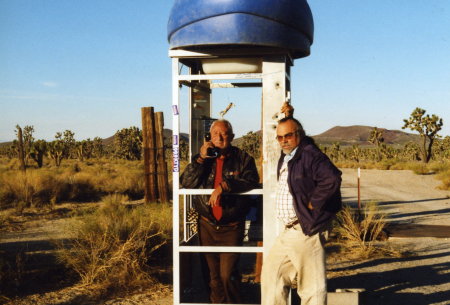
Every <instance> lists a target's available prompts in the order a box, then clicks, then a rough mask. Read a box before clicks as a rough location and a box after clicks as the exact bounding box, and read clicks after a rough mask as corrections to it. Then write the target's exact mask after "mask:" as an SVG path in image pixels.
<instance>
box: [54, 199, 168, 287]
mask: <svg viewBox="0 0 450 305" xmlns="http://www.w3.org/2000/svg"><path fill="white" fill-rule="evenodd" d="M127 200H128V198H127V197H126V196H121V195H110V196H107V197H105V198H104V200H103V202H102V206H101V207H100V208H99V209H98V210H97V211H96V212H95V213H93V214H90V215H84V216H83V217H81V218H77V219H74V220H73V224H72V225H71V229H70V232H72V236H71V238H70V241H69V242H67V243H66V244H60V245H58V246H59V248H60V251H59V254H58V258H59V260H60V261H61V262H63V263H64V264H65V265H66V266H67V267H69V268H71V269H73V270H74V271H75V272H76V273H77V274H78V275H79V276H80V279H81V282H80V284H81V286H85V287H87V286H89V287H92V286H95V287H96V289H99V291H100V292H102V291H103V292H105V291H109V292H113V291H117V290H122V291H130V290H133V289H135V288H137V287H144V286H148V285H150V284H151V283H153V279H152V270H151V268H150V267H149V265H148V264H147V262H148V260H149V259H151V258H152V253H154V252H155V251H156V250H157V249H159V248H160V247H161V246H162V245H164V244H166V243H167V241H168V239H169V237H168V236H169V229H170V223H171V222H170V219H171V218H170V215H171V212H170V208H169V207H168V206H165V205H163V206H161V205H158V206H157V207H153V206H148V205H145V206H139V207H131V208H130V207H127V206H126V205H124V204H123V202H124V201H127Z"/></svg>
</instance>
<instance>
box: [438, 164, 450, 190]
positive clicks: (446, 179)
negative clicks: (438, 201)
mask: <svg viewBox="0 0 450 305" xmlns="http://www.w3.org/2000/svg"><path fill="white" fill-rule="evenodd" d="M438 179H439V180H441V182H442V183H441V185H439V187H438V188H439V189H441V190H447V191H448V190H450V168H449V169H447V170H443V171H441V172H440V173H439V174H438Z"/></svg>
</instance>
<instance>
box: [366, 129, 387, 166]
mask: <svg viewBox="0 0 450 305" xmlns="http://www.w3.org/2000/svg"><path fill="white" fill-rule="evenodd" d="M368 141H369V142H370V143H372V144H374V145H375V146H376V148H377V161H381V144H382V143H383V142H384V138H383V131H382V130H380V129H378V128H377V127H374V128H373V129H372V131H371V132H370V135H369V138H368Z"/></svg>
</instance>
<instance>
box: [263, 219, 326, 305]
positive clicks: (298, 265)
mask: <svg viewBox="0 0 450 305" xmlns="http://www.w3.org/2000/svg"><path fill="white" fill-rule="evenodd" d="M328 233H329V230H325V231H323V232H319V233H316V234H314V235H313V236H306V235H305V234H303V232H302V229H301V228H300V225H299V224H297V225H295V226H294V227H292V228H290V229H285V230H284V232H282V233H281V234H280V235H279V236H278V237H277V239H276V240H275V243H274V245H273V247H272V249H271V250H270V251H269V254H268V255H267V257H265V258H264V260H263V267H262V278H261V304H262V305H287V304H288V301H287V300H288V296H289V292H290V290H291V286H292V284H293V283H295V282H296V284H297V292H298V295H299V296H300V298H301V300H302V305H326V303H327V278H326V267H325V249H324V245H325V242H326V240H327V239H328Z"/></svg>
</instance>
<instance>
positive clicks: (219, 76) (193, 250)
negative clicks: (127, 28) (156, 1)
mask: <svg viewBox="0 0 450 305" xmlns="http://www.w3.org/2000/svg"><path fill="white" fill-rule="evenodd" d="M168 34H169V43H170V50H169V56H170V57H171V58H172V113H173V276H174V278H173V293H174V304H176V305H178V304H204V303H208V301H207V300H206V301H205V299H204V298H203V299H202V298H201V297H199V298H197V299H196V298H195V296H194V297H193V296H192V295H189V293H190V292H189V290H190V289H192V287H193V285H194V284H195V283H193V281H195V280H196V279H198V278H201V277H202V270H201V267H199V266H200V265H201V261H200V262H199V258H198V257H196V256H195V255H194V254H198V253H204V252H239V253H244V254H246V253H248V254H255V253H263V254H264V253H266V252H267V251H268V250H269V249H270V248H271V246H272V244H273V242H274V239H275V237H276V236H277V227H278V226H277V221H276V206H275V194H276V186H277V174H276V167H277V161H278V158H279V152H280V149H279V146H278V143H277V141H275V137H276V125H277V121H278V120H279V119H281V118H282V115H281V114H280V109H281V107H282V105H283V103H284V102H286V101H288V102H289V101H290V98H291V89H290V88H291V86H290V82H291V75H290V70H291V69H290V68H291V66H292V65H293V63H294V60H295V59H297V58H301V57H305V56H308V55H309V53H310V45H311V44H312V37H313V21H312V15H311V11H310V9H309V6H308V4H307V2H306V1H304V0H259V1H240V0H228V1H208V0H189V1H183V0H177V1H175V3H174V6H173V9H172V11H171V15H170V19H169V24H168ZM248 87H255V88H261V96H262V98H261V100H252V101H248V102H249V103H255V105H258V104H257V103H260V105H261V110H262V113H261V114H259V113H258V114H256V115H257V117H260V118H261V130H262V172H261V175H262V185H263V188H262V189H254V190H252V191H249V192H247V193H242V194H239V195H241V196H262V201H263V204H262V207H263V211H262V228H261V229H262V234H261V237H262V241H263V243H262V244H263V245H262V246H258V245H257V244H256V243H254V242H251V241H249V242H245V243H244V246H241V247H206V246H198V243H196V241H195V240H196V222H195V221H192V219H191V215H192V214H193V209H192V205H191V201H192V200H191V199H192V197H193V196H196V195H208V194H211V193H212V191H213V189H182V188H180V184H179V177H180V124H181V123H180V117H181V116H182V115H185V116H187V117H188V129H189V130H188V133H189V148H190V152H189V160H191V157H192V155H195V154H196V153H198V152H199V149H200V147H201V145H202V144H203V141H204V138H205V134H206V133H207V132H208V131H209V127H210V126H211V124H212V122H213V120H214V118H212V113H211V110H212V107H211V106H212V102H213V92H215V90H216V89H217V90H219V89H220V88H235V89H232V90H239V88H248ZM182 88H184V90H185V91H186V92H187V94H184V95H183V94H181V93H180V92H181V90H182ZM186 114H187V115H186ZM243 115H245V114H243ZM246 115H249V116H251V117H254V116H255V113H251V114H246ZM231 123H232V124H233V122H231ZM256 286H258V285H256ZM257 288H258V287H257ZM258 289H259V288H258ZM193 294H194V295H195V294H196V293H193ZM259 300H260V296H257V297H256V298H255V300H250V303H249V304H259Z"/></svg>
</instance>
